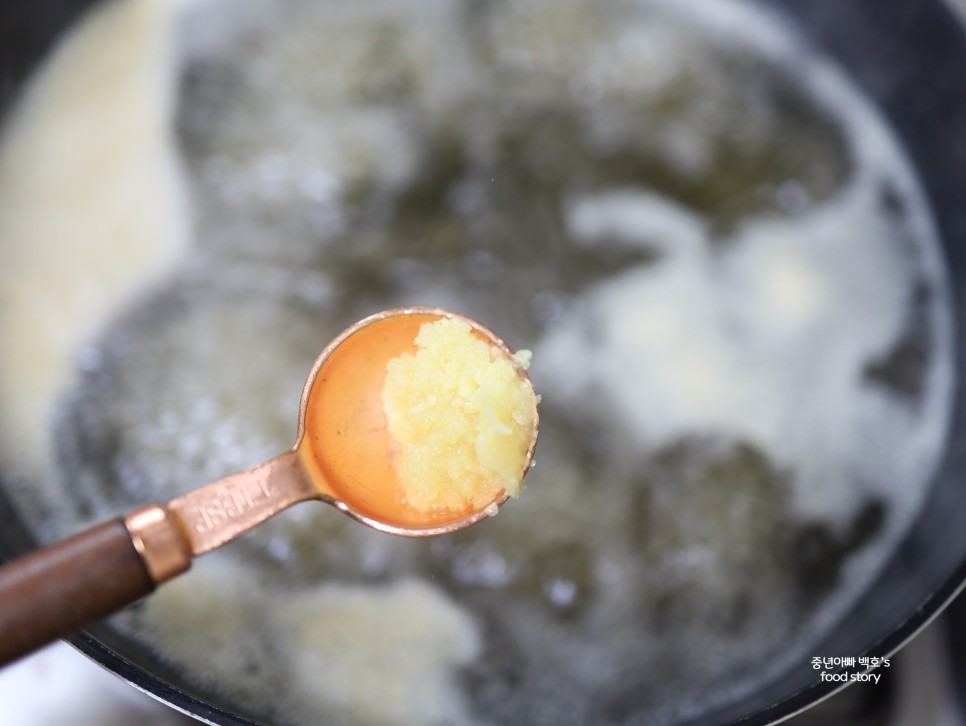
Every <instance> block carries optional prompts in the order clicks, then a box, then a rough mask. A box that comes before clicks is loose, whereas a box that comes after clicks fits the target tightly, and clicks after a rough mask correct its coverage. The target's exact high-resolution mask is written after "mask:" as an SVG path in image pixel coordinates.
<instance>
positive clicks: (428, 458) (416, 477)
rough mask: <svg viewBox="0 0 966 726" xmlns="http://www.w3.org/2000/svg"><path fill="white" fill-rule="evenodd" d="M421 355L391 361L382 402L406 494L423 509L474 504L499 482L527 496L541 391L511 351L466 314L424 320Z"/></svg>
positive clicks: (521, 357) (526, 358)
mask: <svg viewBox="0 0 966 726" xmlns="http://www.w3.org/2000/svg"><path fill="white" fill-rule="evenodd" d="M415 342H416V347H417V350H416V353H415V355H413V354H404V355H401V356H399V357H398V358H394V359H393V360H391V361H389V364H388V367H387V374H386V382H385V385H384V387H383V394H382V396H383V408H384V409H385V412H386V418H387V421H388V424H389V433H390V434H391V435H392V436H393V438H394V439H395V440H396V442H397V443H398V444H399V459H398V461H397V463H396V469H397V472H398V474H399V480H400V482H401V484H402V486H403V489H404V491H405V497H406V501H407V502H408V503H409V504H410V505H411V506H413V507H414V508H416V509H418V510H420V511H430V510H433V509H449V510H461V509H463V508H465V507H466V506H467V505H469V506H470V507H471V508H473V509H478V508H481V507H484V506H486V505H487V504H488V503H490V502H491V501H493V499H494V497H495V496H496V495H497V494H498V493H499V491H500V489H505V490H506V492H507V494H509V495H510V496H513V497H515V496H519V494H520V489H521V488H522V483H523V474H524V471H525V468H526V457H527V451H528V450H529V448H530V444H531V442H532V440H533V437H534V435H535V431H534V417H535V415H536V403H537V399H536V394H535V393H534V391H533V387H532V386H531V385H530V383H529V381H528V380H526V379H525V377H521V376H520V375H519V373H518V369H520V368H523V369H525V368H527V367H528V366H529V363H530V352H529V351H520V352H519V353H517V354H516V356H514V357H512V358H511V357H509V356H507V355H505V354H504V353H503V351H501V350H500V349H499V348H498V347H496V346H495V345H493V344H492V343H489V342H486V341H484V340H483V339H481V338H479V337H477V336H476V335H474V333H473V331H472V329H471V328H470V326H469V325H468V324H467V323H465V322H464V321H462V320H457V319H451V318H441V319H440V320H437V321H435V322H432V323H426V324H425V325H423V326H422V327H421V328H420V330H419V334H418V335H417V336H416V340H415Z"/></svg>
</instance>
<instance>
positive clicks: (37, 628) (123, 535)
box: [0, 519, 155, 665]
mask: <svg viewBox="0 0 966 726" xmlns="http://www.w3.org/2000/svg"><path fill="white" fill-rule="evenodd" d="M154 586H155V583H154V581H153V580H152V578H151V576H150V575H149V574H148V570H147V568H146V566H145V563H144V561H143V560H142V559H141V555H140V554H139V553H138V551H137V548H136V547H135V545H134V542H133V541H132V539H131V534H130V533H129V531H128V528H127V526H126V525H125V523H124V520H123V519H114V520H111V521H109V522H104V523H103V524H99V525H96V526H94V527H91V528H90V529H88V530H86V531H84V532H81V533H80V534H77V535H74V536H73V537H70V538H68V539H65V540H62V541H60V542H58V543H56V544H53V545H51V546H49V547H46V548H44V549H42V550H39V551H37V552H33V553H31V554H29V555H26V556H24V557H22V558H20V559H18V560H15V561H14V562H12V563H11V564H9V565H5V566H4V567H0V665H3V664H5V663H9V662H10V661H12V660H15V659H17V658H19V657H20V656H22V655H25V654H27V653H29V652H30V651H32V650H35V649H37V648H39V647H40V646H42V645H46V644H47V643H49V642H51V641H52V640H55V639H57V638H60V637H63V636H66V635H70V634H71V633H73V632H74V631H76V630H79V629H80V628H82V627H83V626H85V625H88V624H90V623H92V622H94V621H96V620H100V619H102V618H104V617H106V616H108V615H110V614H111V613H113V612H115V611H116V610H119V609H121V608H122V607H124V606H125V605H129V604H131V603H132V602H134V601H135V600H138V599H139V598H141V597H143V596H144V595H147V594H148V593H150V592H151V591H152V590H154Z"/></svg>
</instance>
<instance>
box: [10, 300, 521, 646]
mask: <svg viewBox="0 0 966 726" xmlns="http://www.w3.org/2000/svg"><path fill="white" fill-rule="evenodd" d="M443 317H448V318H458V319H460V320H462V321H464V322H466V323H467V324H469V326H470V328H471V329H472V330H473V332H474V334H475V335H477V336H478V337H480V338H482V339H483V340H485V341H487V342H489V343H491V344H492V345H493V346H494V347H495V348H497V349H498V350H500V351H502V353H503V354H504V355H506V356H512V352H511V351H510V349H509V348H507V346H506V344H505V343H504V342H503V341H502V340H500V339H499V338H498V337H497V336H496V335H494V334H493V333H492V332H491V331H490V330H488V329H487V328H485V327H484V326H482V325H481V324H479V323H477V322H476V321H474V320H472V319H470V318H466V317H464V316H462V315H459V314H457V313H452V312H449V311H446V310H441V309H438V308H400V309H396V310H387V311H384V312H381V313H377V314H375V315H372V316H370V317H368V318H366V319H364V320H362V321H360V322H358V323H356V324H355V325H353V326H351V327H350V328H348V329H347V330H345V331H344V332H343V333H341V334H340V335H339V336H338V337H337V338H335V340H333V341H332V342H331V343H329V345H328V346H327V347H326V348H325V350H323V351H322V354H321V355H320V356H319V358H318V360H316V362H315V365H314V366H313V367H312V370H311V371H310V373H309V375H308V379H307V380H306V382H305V387H304V388H303V389H302V400H301V404H300V406H299V422H298V434H297V437H296V441H295V445H294V446H293V447H292V448H291V449H290V450H289V451H286V452H285V453H283V454H280V455H278V456H276V457H275V458H274V459H271V460H270V461H267V462H265V463H264V464H261V465H260V466H256V467H254V468H252V469H248V470H247V471H243V472H241V473H238V474H233V475H231V476H228V477H225V478H224V479H220V480H218V481H216V482H213V483H211V484H208V485H207V486H204V487H201V488H200V489H196V490H195V491H192V492H190V493H188V494H186V495H184V496H182V497H178V498H177V499H175V500H173V501H171V502H170V503H168V504H167V505H165V504H160V503H154V504H149V505H147V506H145V507H142V508H140V509H137V510H135V511H134V512H132V513H130V514H128V515H127V516H125V517H122V518H118V519H114V520H111V521H108V522H105V523H103V524H100V525H96V526H94V527H91V528H90V529H88V530H85V531H83V532H81V533H80V534H77V535H74V536H73V537H70V538H68V539H65V540H63V541H61V542H58V543H56V544H53V545H50V546H49V547H46V548H44V549H42V550H39V551H37V552H34V553H32V554H29V555H26V556H24V557H22V558H20V559H18V560H16V561H14V562H13V563H11V564H9V565H6V566H4V567H0V664H4V663H8V662H10V661H11V660H14V659H16V658H18V657H20V656H21V655H24V654H26V653H28V652H30V651H32V650H34V649H36V648H38V647H40V646H41V645H44V644H46V643H48V642H50V641H52V640H54V639H56V638H59V637H63V636H65V635H68V634H70V633H72V632H74V631H76V630H78V629H80V628H81V627H83V626H84V625H87V624H89V623H91V622H93V621H95V620H99V619H101V618H104V617H106V616H107V615H109V614H111V613H113V612H115V611H116V610H119V609H120V608H122V607H124V606H126V605H129V604H130V603H132V602H134V601H135V600H138V599H139V598H141V597H143V596H144V595H147V594H148V593H150V592H151V591H152V590H154V588H155V587H156V586H157V585H160V584H161V583H163V582H166V581H168V580H170V579H172V578H173V577H175V576H177V575H179V574H181V573H183V572H185V571H186V570H187V569H188V568H189V567H190V566H191V560H192V559H193V558H194V557H197V556H199V555H203V554H205V553H206V552H210V551H211V550H213V549H215V548H217V547H220V546H221V545H223V544H225V543H227V542H230V541H231V540H233V539H234V538H235V537H237V536H238V535H240V534H242V533H244V532H247V531H248V530H250V529H252V528H253V527H256V526H258V525H259V524H261V523H262V522H264V521H265V520H267V519H269V518H270V517H272V516H274V515H275V514H278V513H279V512H281V511H282V510H283V509H287V508H288V507H290V506H292V505H293V504H297V503H299V502H304V501H307V500H309V499H317V500H320V501H323V502H326V503H327V504H331V505H332V506H334V507H335V508H336V509H338V510H340V511H341V512H343V513H345V514H347V515H349V516H350V517H352V518H353V519H356V520H358V521H360V522H362V523H363V524H366V525H368V526H370V527H373V528H375V529H377V530H380V531H382V532H387V533H390V534H396V535H404V536H410V537H428V536H434V535H443V534H450V533H452V532H456V531H458V530H461V529H464V528H465V527H468V526H470V525H471V524H474V523H476V522H479V521H480V520H481V519H485V518H486V517H487V516H490V515H492V514H494V513H495V512H496V511H497V508H498V507H500V506H501V505H502V504H503V503H504V502H505V501H506V500H507V498H508V497H507V494H506V492H505V491H503V490H502V489H501V490H498V491H495V492H494V497H493V499H492V501H491V502H489V503H488V504H486V505H485V506H482V507H479V508H476V509H471V508H469V506H467V508H466V509H464V510H462V511H450V510H445V511H432V512H428V513H426V512H420V511H418V510H416V509H414V508H412V507H411V506H409V505H408V504H407V503H406V502H405V501H404V499H403V498H402V495H401V491H400V487H399V484H398V481H397V477H396V472H395V469H394V468H393V464H392V461H391V459H392V457H391V447H392V445H393V444H392V441H391V436H390V435H389V433H388V431H387V425H386V419H385V414H384V412H383V408H382V386H383V382H384V379H385V372H386V365H387V363H388V362H389V361H390V360H391V359H393V358H395V357H397V356H399V355H401V354H403V353H406V352H410V351H413V350H415V343H414V342H413V340H414V338H415V337H416V334H417V333H418V331H419V328H420V327H421V326H422V325H423V324H424V323H427V322H434V321H436V320H438V319H440V318H443ZM517 370H518V372H519V375H520V376H521V377H522V378H523V379H524V380H526V381H527V382H528V384H529V378H528V377H527V374H526V372H525V371H523V370H522V369H519V368H518V369H517ZM537 431H538V419H537V415H536V411H534V418H533V436H532V438H531V441H530V446H529V449H528V450H527V453H526V457H525V461H524V464H523V468H522V471H521V472H520V476H521V478H522V477H523V475H525V474H526V472H527V470H528V469H529V468H530V462H531V460H532V457H533V450H534V447H535V446H536V439H537Z"/></svg>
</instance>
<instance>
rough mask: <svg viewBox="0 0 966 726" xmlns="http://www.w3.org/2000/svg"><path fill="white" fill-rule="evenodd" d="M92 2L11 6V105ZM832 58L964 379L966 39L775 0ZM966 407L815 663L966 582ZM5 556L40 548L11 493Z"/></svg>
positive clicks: (753, 703) (145, 663) (949, 22)
mask: <svg viewBox="0 0 966 726" xmlns="http://www.w3.org/2000/svg"><path fill="white" fill-rule="evenodd" d="M90 4H92V3H91V2H90V1H89V0H63V1H60V2H58V1H57V0H44V2H35V1H33V2H27V1H26V0H9V1H8V2H6V3H4V4H3V5H2V7H0V36H2V40H0V104H2V107H3V108H5V107H6V106H7V105H8V104H9V103H10V102H11V101H12V100H13V99H14V98H15V97H16V94H17V92H18V90H19V89H20V88H21V87H22V84H23V80H24V77H25V75H26V74H27V73H28V72H29V70H30V68H31V67H33V66H34V65H35V64H36V63H37V61H38V60H39V59H40V58H42V57H43V55H44V54H45V53H46V52H47V50H49V48H50V45H51V43H52V41H53V39H55V38H56V37H57V34H58V33H59V32H60V31H62V29H63V28H64V27H66V26H68V25H69V24H70V23H71V22H72V21H73V20H74V19H76V17H77V16H78V15H79V13H80V12H81V11H82V10H83V8H85V7H86V6H88V5H90ZM765 4H767V5H772V6H776V7H778V8H779V9H780V10H781V12H783V13H785V14H787V15H788V17H789V18H791V19H792V20H793V22H794V23H795V24H796V25H798V26H800V28H801V29H802V31H803V32H804V34H805V35H806V36H807V37H808V38H809V39H810V40H811V41H812V42H813V43H814V44H815V45H816V46H818V47H819V48H821V49H823V50H824V51H825V52H827V53H828V54H829V55H830V56H831V57H833V58H834V59H836V60H837V61H838V62H839V64H840V65H841V66H842V67H843V68H844V69H845V70H846V71H847V72H848V74H849V75H850V76H851V77H852V79H853V80H854V81H855V83H856V84H857V85H858V86H859V87H861V88H862V89H863V90H864V91H865V93H866V94H867V95H868V96H869V97H870V98H872V99H873V100H874V101H875V102H876V103H877V104H878V105H879V106H880V108H881V109H882V111H883V113H884V115H885V116H886V117H887V119H888V120H889V122H890V123H891V125H892V126H893V128H894V129H895V130H896V132H897V133H898V135H899V137H900V139H901V141H902V143H903V144H904V146H905V148H906V149H907V151H908V153H909V156H910V158H911V160H912V162H913V164H914V166H915V169H916V171H917V173H918V176H919V179H920V181H921V183H922V184H923V186H924V188H925V190H926V193H927V196H928V198H929V202H930V204H931V206H932V211H933V213H934V215H935V219H936V221H937V223H938V227H939V230H940V233H941V238H942V242H943V247H944V251H945V255H946V259H947V261H948V265H949V268H950V270H949V277H950V280H951V283H952V287H953V291H954V294H955V310H954V313H955V328H956V351H955V354H956V362H957V369H958V370H960V371H961V370H962V369H963V353H964V349H963V341H964V340H966V336H964V333H966V329H964V325H966V309H964V308H963V306H962V302H961V298H962V296H963V293H964V291H966V289H964V285H966V203H964V201H963V200H966V84H964V83H963V80H962V79H963V73H964V71H966V36H964V33H963V30H962V27H961V26H960V24H959V23H958V22H957V20H956V19H955V18H954V17H953V15H952V13H951V12H950V11H949V10H948V9H947V8H946V7H945V6H944V5H943V4H942V3H940V2H937V1H935V0H919V1H918V2H908V0H810V2H807V3H803V2H797V1H796V0H775V1H774V2H769V3H765ZM964 404H966V396H964V392H963V391H962V387H961V384H960V385H957V393H956V402H955V407H954V414H953V423H952V428H951V431H952V435H951V439H950V441H949V444H948V449H947V451H946V454H945V457H944V459H943V462H942V466H941V469H940V471H939V474H938V476H937V477H936V478H935V482H934V486H933V488H932V491H931V494H930V495H929V497H928V500H927V502H926V504H925V506H924V508H923V510H922V512H921V513H920V515H919V516H918V518H917V520H916V522H915V524H914V526H913V528H912V530H911V531H910V532H909V535H908V537H907V538H906V539H905V541H904V542H903V543H902V545H901V546H900V548H899V549H898V551H897V552H896V553H895V555H894V557H893V558H892V560H891V562H890V563H889V565H888V566H887V567H886V569H885V570H884V571H883V572H882V573H881V574H880V576H879V577H878V578H877V579H876V581H875V582H874V584H873V585H872V586H871V587H869V588H868V590H867V591H866V592H865V594H864V595H863V596H862V597H861V599H860V600H859V601H858V602H857V603H856V605H855V607H854V608H853V609H852V611H851V612H850V614H849V615H847V616H846V617H844V618H842V619H841V620H840V621H839V622H838V623H837V625H836V626H835V627H834V628H833V629H832V630H831V632H829V633H828V635H827V637H826V638H825V639H824V640H823V641H822V642H821V643H818V644H816V646H815V647H814V648H813V649H812V650H813V651H814V653H815V654H848V655H855V656H862V655H868V656H887V655H890V654H891V653H893V652H895V651H896V650H897V649H898V648H900V647H901V646H902V645H903V644H904V643H905V642H906V641H907V640H909V639H910V638H911V637H913V636H914V635H915V634H916V633H917V632H918V631H919V629H921V628H922V627H923V626H924V625H925V624H927V623H928V622H929V621H930V619H931V618H933V617H934V616H935V615H936V614H937V613H938V612H939V611H940V610H941V609H942V608H943V607H944V606H945V605H946V604H947V603H948V602H949V601H950V600H951V599H952V598H953V597H954V596H955V595H956V593H957V592H958V591H959V589H960V588H961V587H962V585H963V583H964V581H966V527H964V526H963V511H964V509H966V507H964V505H966V501H964V500H966V484H964V476H963V472H964V470H966V416H964V414H966V411H964V408H966V406H964ZM0 522H2V523H3V524H2V527H0V557H2V558H10V557H12V556H15V555H17V554H20V553H23V552H25V551H26V550H28V549H30V548H31V547H32V546H34V544H35V538H34V537H33V536H32V535H31V532H30V531H29V530H28V529H27V528H26V527H25V526H24V525H23V523H22V522H20V521H19V520H18V519H17V517H16V515H15V513H14V509H13V507H12V506H11V504H10V502H9V501H8V500H7V499H6V498H5V497H4V495H3V489H2V486H0ZM72 642H73V644H74V645H75V646H77V647H78V648H79V649H80V650H82V651H84V652H85V653H87V654H88V655H89V656H91V657H92V658H94V659H95V660H97V661H99V662H100V663H102V664H103V665H105V666H106V667H107V668H109V669H110V670H112V671H114V672H116V673H117V674H118V675H120V676H121V677H123V678H125V679H127V680H129V681H131V682H133V683H135V684H137V685H138V686H139V687H141V688H143V689H145V690H147V691H149V692H151V693H154V694H155V695H157V696H158V697H160V698H161V699H163V700H165V701H168V702H169V703H171V704H173V705H174V706H176V707H178V708H179V709H181V710H184V711H185V712H188V713H191V714H194V715H196V716H197V717H199V718H201V719H203V720H208V721H211V722H216V723H251V722H250V721H248V720H246V719H244V718H241V717H239V716H237V715H235V714H233V713H232V710H231V704H230V703H224V702H215V699H214V697H213V696H212V695H211V694H206V697H207V698H209V699H211V700H210V702H208V701H205V700H203V698H202V697H200V696H199V695H198V694H197V692H196V691H195V690H194V689H193V688H192V686H191V685H190V684H189V683H187V682H186V681H185V679H184V677H183V676H182V675H181V674H180V673H179V672H178V671H177V670H176V669H172V668H171V667H169V666H167V665H165V664H164V663H163V662H161V661H160V660H158V659H157V658H156V657H155V656H153V655H152V654H150V653H148V652H145V651H141V650H139V649H138V648H137V647H136V646H133V645H132V644H131V643H130V642H129V641H127V640H123V639H120V638H119V637H118V636H117V635H116V634H115V633H114V632H113V631H112V630H111V629H109V628H107V627H104V626H101V627H93V628H91V629H90V630H89V631H88V632H85V633H81V634H78V635H77V636H76V637H74V638H73V639H72ZM836 688H838V686H837V685H836V684H834V683H828V682H821V681H820V680H819V679H818V672H817V671H816V670H814V669H812V667H811V665H810V663H809V662H807V661H804V660H803V661H802V662H801V663H800V664H798V665H796V666H795V667H793V668H792V669H790V670H789V671H788V672H786V673H784V674H783V675H782V676H781V677H780V678H777V679H774V680H772V681H771V682H770V683H768V684H767V685H764V686H763V687H761V688H760V689H758V690H757V691H756V692H754V693H751V694H749V695H747V696H746V697H744V698H743V699H741V700H740V701H736V702H734V703H731V704H729V705H727V706H726V707H723V708H721V709H719V710H717V711H716V712H714V713H706V714H704V715H702V716H701V717H700V718H699V719H696V720H695V723H707V724H724V723H742V724H759V723H769V722H772V721H775V720H778V719H781V718H783V717H785V716H787V715H790V714H792V713H795V712H798V711H800V710H801V709H804V708H807V707H808V706H809V705H811V704H813V703H815V702H817V701H818V700H821V699H822V698H824V697H826V696H828V695H829V694H830V693H832V692H833V691H834V690H836Z"/></svg>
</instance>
